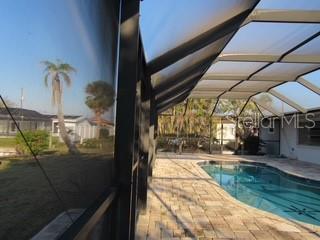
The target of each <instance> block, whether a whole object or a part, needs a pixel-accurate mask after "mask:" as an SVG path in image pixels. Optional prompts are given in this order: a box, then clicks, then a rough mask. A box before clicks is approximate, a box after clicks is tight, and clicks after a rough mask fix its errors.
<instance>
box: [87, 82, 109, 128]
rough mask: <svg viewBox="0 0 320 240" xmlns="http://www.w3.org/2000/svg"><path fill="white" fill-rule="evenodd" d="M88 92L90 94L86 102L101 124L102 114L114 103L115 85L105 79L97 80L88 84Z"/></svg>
mask: <svg viewBox="0 0 320 240" xmlns="http://www.w3.org/2000/svg"><path fill="white" fill-rule="evenodd" d="M86 93H87V94H88V96H87V98H86V104H87V106H88V107H89V108H90V109H91V110H92V111H93V112H94V114H95V117H96V120H97V124H98V125H99V126H100V125H101V123H102V118H101V116H102V115H103V114H104V113H105V112H106V111H108V110H109V108H110V107H111V106H112V105H113V102H114V90H113V87H112V86H111V85H110V84H108V83H107V82H105V81H101V80H100V81H95V82H92V83H89V84H88V85H87V87H86Z"/></svg>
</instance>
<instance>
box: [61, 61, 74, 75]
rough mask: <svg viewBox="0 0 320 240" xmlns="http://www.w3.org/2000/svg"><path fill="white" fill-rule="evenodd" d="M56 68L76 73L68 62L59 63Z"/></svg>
mask: <svg viewBox="0 0 320 240" xmlns="http://www.w3.org/2000/svg"><path fill="white" fill-rule="evenodd" d="M58 69H59V71H61V72H65V73H72V72H74V73H76V72H77V70H76V69H75V68H74V67H72V66H71V65H70V64H68V63H60V64H59V65H58Z"/></svg>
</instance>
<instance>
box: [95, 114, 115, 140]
mask: <svg viewBox="0 0 320 240" xmlns="http://www.w3.org/2000/svg"><path fill="white" fill-rule="evenodd" d="M90 122H91V123H93V124H95V125H98V122H99V121H98V120H97V118H91V119H90ZM99 127H101V128H105V129H108V132H109V136H114V135H115V130H114V123H113V122H111V121H108V120H106V119H101V120H100V126H99Z"/></svg>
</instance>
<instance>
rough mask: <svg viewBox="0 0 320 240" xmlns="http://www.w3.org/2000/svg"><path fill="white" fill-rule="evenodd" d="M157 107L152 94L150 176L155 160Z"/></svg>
mask: <svg viewBox="0 0 320 240" xmlns="http://www.w3.org/2000/svg"><path fill="white" fill-rule="evenodd" d="M157 121H158V117H157V109H156V103H155V98H154V96H151V99H150V127H149V159H148V162H149V164H148V165H149V171H148V174H149V177H152V174H153V172H152V170H153V167H154V164H155V161H156V147H157V146H156V145H157V140H156V137H157V124H158V122H157Z"/></svg>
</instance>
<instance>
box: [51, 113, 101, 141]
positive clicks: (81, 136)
mask: <svg viewBox="0 0 320 240" xmlns="http://www.w3.org/2000/svg"><path fill="white" fill-rule="evenodd" d="M64 120H65V125H66V128H67V131H68V134H69V136H70V138H71V140H72V141H73V142H80V143H82V142H83V140H85V139H92V138H98V136H99V135H98V134H99V127H98V126H97V125H95V124H93V123H91V122H90V121H89V120H88V119H87V118H85V117H82V116H64ZM52 136H56V137H59V136H60V134H59V122H58V119H57V117H54V118H52ZM60 139H61V138H60Z"/></svg>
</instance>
